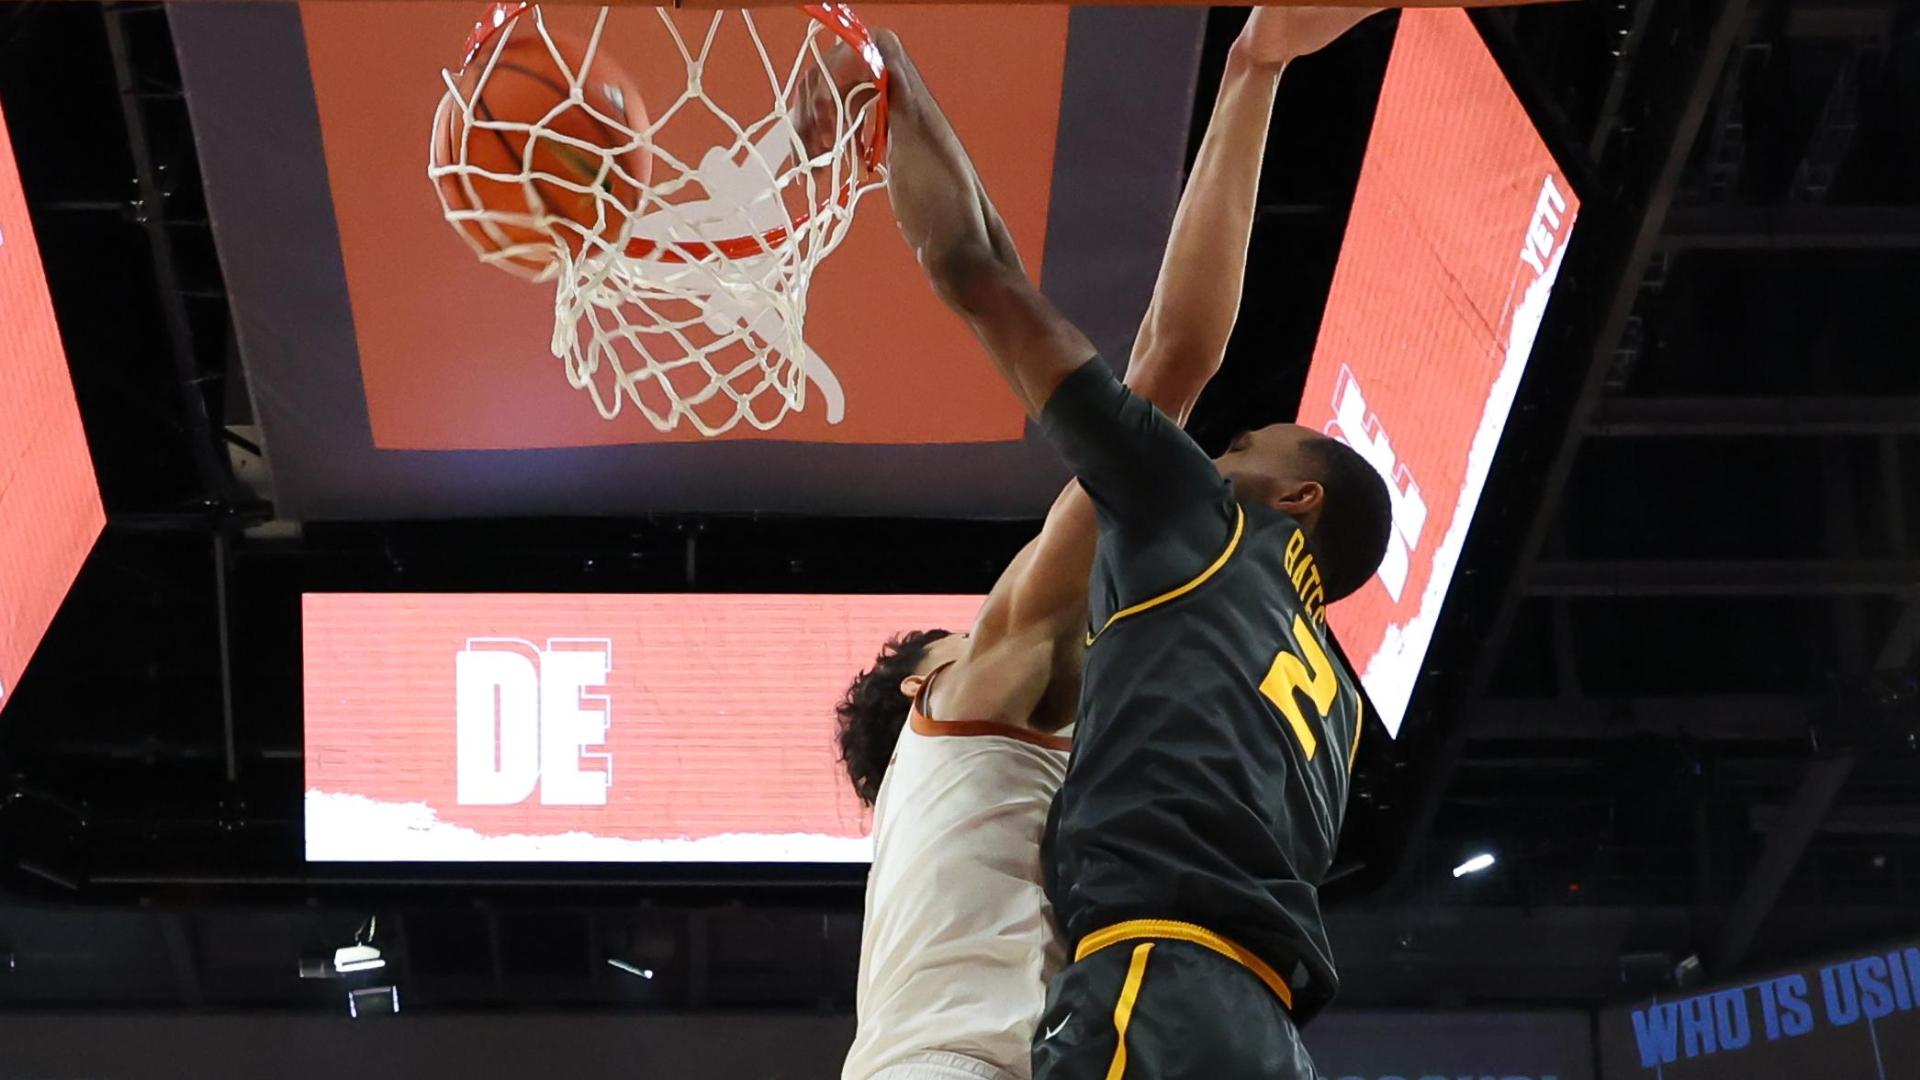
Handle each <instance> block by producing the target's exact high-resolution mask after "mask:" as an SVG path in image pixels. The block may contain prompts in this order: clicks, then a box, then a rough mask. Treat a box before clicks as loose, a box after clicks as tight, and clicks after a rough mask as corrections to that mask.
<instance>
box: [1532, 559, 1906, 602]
mask: <svg viewBox="0 0 1920 1080" xmlns="http://www.w3.org/2000/svg"><path fill="white" fill-rule="evenodd" d="M1529 591H1530V592H1531V593H1532V594H1533V595H1536V596H1885V595H1895V596H1900V595H1920V561H1911V560H1898V559H1832V560H1795V559H1747V560H1731V559H1730V560H1709V559H1697V560H1684V561H1657V560H1646V561H1640V560H1599V559H1594V560H1567V561H1564V562H1553V563H1541V564H1539V565H1538V566H1536V567H1535V568H1534V573H1533V576H1532V578H1531V579H1530V582H1529Z"/></svg>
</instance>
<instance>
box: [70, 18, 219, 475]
mask: <svg viewBox="0 0 1920 1080" xmlns="http://www.w3.org/2000/svg"><path fill="white" fill-rule="evenodd" d="M142 10H145V9H144V8H143V7H141V6H138V5H131V6H130V5H122V4H105V5H103V6H102V7H101V9H100V15H101V19H102V20H103V21H104V22H105V24H106V31H107V47H108V50H109V51H110V52H111V54H112V57H113V74H114V80H115V82H116V83H117V85H118V87H119V91H120V115H121V117H122V118H123V119H124V120H125V122H126V125H127V146H128V149H129V150H130V151H131V153H132V156H133V173H134V184H135V190H136V191H137V192H138V193H139V197H140V202H139V206H138V213H137V214H136V220H138V221H139V222H140V224H141V225H142V226H143V227H144V228H145V230H146V234H147V250H148V254H149V256H150V257H151V259H152V264H153V279H154V284H155V285H156V286H158V288H159V293H160V315H161V319H162V321H163V322H164V324H165V326H166V332H167V346H168V350H167V351H168V352H169V353H171V354H172V358H173V366H174V376H175V379H176V381H177V382H178V383H179V388H180V401H181V404H182V405H183V406H184V407H185V410H186V425H187V435H188V438H189V440H190V442H191V446H190V447H189V450H190V452H191V453H192V455H193V465H194V471H195V472H196V473H197V474H198V475H199V478H200V486H201V489H202V494H203V495H204V497H205V498H207V499H208V500H210V501H213V502H217V503H226V502H228V501H229V496H230V495H231V493H232V487H233V477H232V475H231V473H229V472H228V471H227V469H226V466H225V462H224V457H225V453H224V451H221V450H218V449H217V448H218V447H219V445H220V442H219V436H218V434H217V433H216V429H215V427H214V423H213V413H212V411H211V410H210V409H209V408H208V406H207V396H206V394H205V393H204V392H202V390H201V383H202V382H204V381H205V376H204V374H203V373H202V372H201V371H200V365H199V360H198V358H197V356H196V354H195V352H194V347H193V327H192V324H191V322H190V321H189V320H188V317H187V307H186V304H185V302H184V289H183V286H182V284H181V281H180V271H179V268H178V266H177V264H176V263H175V260H174V255H173V237H172V236H171V235H170V234H169V233H168V232H167V221H166V201H167V193H166V192H165V191H164V190H163V189H162V188H161V186H160V173H159V168H158V163H157V160H156V158H155V156H154V152H153V142H152V138H151V136H150V135H149V134H148V132H147V118H146V111H145V109H144V107H143V106H142V104H141V103H142V101H143V100H145V99H147V98H148V97H151V96H152V95H151V94H149V93H148V92H146V91H144V90H142V89H141V87H140V81H139V78H138V76H137V74H136V73H135V72H134V69H133V57H132V49H131V47H130V46H129V44H128V42H127V32H126V26H125V25H124V20H125V19H126V17H127V16H128V15H129V14H133V13H136V12H139V11H142Z"/></svg>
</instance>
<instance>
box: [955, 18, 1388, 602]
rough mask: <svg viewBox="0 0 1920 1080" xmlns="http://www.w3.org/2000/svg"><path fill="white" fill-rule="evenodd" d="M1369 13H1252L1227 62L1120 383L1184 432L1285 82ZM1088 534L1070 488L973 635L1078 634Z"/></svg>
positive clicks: (1088, 518)
mask: <svg viewBox="0 0 1920 1080" xmlns="http://www.w3.org/2000/svg"><path fill="white" fill-rule="evenodd" d="M1367 14H1368V12H1366V11H1355V10H1352V9H1336V10H1332V11H1311V10H1302V9H1292V10H1289V9H1279V8H1256V9H1254V11H1253V12H1252V14H1251V15H1250V17H1249V18H1248V21H1247V25H1246V27H1245V29H1244V30H1242V32H1241V34H1240V37H1239V39H1238V40H1237V41H1236V42H1235V43H1234V46H1233V48H1232V50H1231V51H1230V53H1229V54H1228V58H1227V64H1226V68H1225V70H1224V71H1223V72H1222V74H1221V80H1220V90H1219V93H1218V95H1217V96H1216V98H1215V100H1214V106H1213V113H1212V116H1211V118H1210V119H1209V121H1208V123H1207V130H1206V135H1205V136H1204V137H1203V138H1202V140H1201V143H1200V152H1199V155H1198V156H1197V157H1196V158H1195V161H1194V167H1193V171H1192V173H1191V174H1190V175H1189V177H1188V179H1187V185H1186V188H1185V190H1184V191H1183V192H1182V193H1181V197H1180V206H1179V209H1178V210H1177V211H1176V213H1175V214H1174V219H1173V230H1172V234H1171V236H1170V237H1169V239H1168V242H1167V250H1166V255H1165V256H1164V258H1163V259H1162V260H1161V264H1160V276H1159V279H1158V280H1157V281H1156V282H1155V285H1154V292H1153V301H1152V303H1151V304H1150V305H1149V307H1148V309H1147V314H1146V317H1145V319H1144V320H1143V321H1142V323H1141V326H1140V333H1139V336H1138V337H1137V338H1136V339H1135V343H1134V350H1133V357H1132V360H1131V362H1130V363H1129V364H1128V365H1127V378H1126V384H1127V386H1128V387H1129V388H1130V389H1132V390H1133V391H1134V392H1135V393H1136V394H1138V395H1139V396H1141V397H1143V398H1145V399H1146V400H1148V401H1150V402H1152V403H1153V404H1154V405H1156V406H1158V407H1159V408H1160V410H1161V411H1162V412H1164V413H1165V414H1166V415H1167V416H1168V417H1169V418H1170V419H1172V420H1173V421H1174V422H1175V423H1177V424H1184V423H1185V421H1186V419H1187V416H1188V415H1189V414H1190V413H1191V412H1192V409H1193V405H1194V402H1195V401H1196V400H1197V399H1198V398H1199V396H1200V393H1201V391H1202V390H1203V389H1205V387H1206V385H1207V383H1208V381H1209V380H1210V379H1212V377H1213V375H1214V374H1215V373H1216V372H1217V371H1218V370H1219V368H1220V362H1221V360H1222V358H1223V357H1224V355H1225V353H1226V347H1227V342H1228V339H1229V338H1230V337H1231V336H1232V333H1233V327H1234V323H1235V321H1236V319H1237V316H1238V313H1239V306H1240V298H1241V292H1242V284H1243V281H1244V278H1245V274H1246V264H1247V246H1248V240H1249V236H1250V234H1251V232H1252V228H1253V218H1254V213H1255V210H1256V205H1257V200H1258V195H1259V186H1260V166H1261V160H1262V159H1263V158H1264V157H1265V154H1266V143H1267V129H1268V126H1269V120H1270V117H1271V115H1272V111H1273V100H1274V93H1275V89H1276V88H1277V86H1278V84H1279V79H1280V76H1281V73H1282V72H1283V71H1284V70H1285V68H1286V66H1287V64H1288V63H1289V62H1291V61H1292V60H1293V59H1294V58H1296V57H1298V56H1301V55H1304V54H1305V53H1308V52H1311V51H1314V50H1316V49H1319V48H1321V47H1323V46H1324V45H1325V44H1327V42H1329V41H1331V40H1332V39H1333V38H1335V37H1337V36H1338V35H1339V34H1340V33H1341V32H1342V31H1344V30H1346V29H1347V28H1349V27H1351V26H1352V25H1353V24H1355V23H1356V22H1358V21H1359V20H1361V19H1363V18H1365V17H1366V15H1367ZM1096 536H1097V529H1096V525H1095V518H1094V513H1093V505H1092V503H1091V502H1089V501H1088V499H1087V497H1086V493H1085V492H1084V491H1082V490H1081V489H1080V488H1079V486H1078V485H1077V484H1074V485H1069V486H1068V488H1067V489H1066V491H1064V492H1062V494H1061V496H1060V498H1059V499H1058V500H1057V501H1056V502H1055V503H1054V505H1053V507H1052V509H1051V510H1050V511H1049V512H1048V514H1047V519H1046V523H1045V525H1044V526H1043V527H1042V529H1041V532H1040V535H1039V536H1037V537H1036V538H1035V539H1034V541H1033V543H1032V544H1030V545H1028V548H1027V549H1026V550H1025V551H1023V552H1022V553H1021V556H1020V558H1019V559H1018V560H1017V561H1016V562H1015V563H1014V564H1013V565H1012V566H1009V567H1008V570H1007V573H1006V574H1005V575H1003V576H1002V578H1001V580H1000V582H999V583H997V584H996V586H995V589H994V595H993V596H992V597H991V598H990V599H989V602H988V607H987V609H986V612H985V614H986V615H987V616H988V618H987V619H986V620H985V621H983V625H982V627H981V628H980V634H982V635H986V636H991V635H993V634H994V633H995V631H996V630H999V631H1002V632H1008V633H1012V632H1018V631H1020V630H1022V629H1024V628H1025V627H1028V626H1032V625H1034V624H1037V623H1051V624H1055V625H1057V626H1058V627H1059V628H1060V632H1062V633H1074V632H1077V630H1078V628H1079V625H1080V624H1081V622H1083V618H1082V614H1081V611H1082V608H1083V607H1084V605H1085V603H1086V589H1087V574H1088V571H1089V569H1090V567H1091V565H1092V562H1093V549H1094V543H1095V539H1096ZM995 616H998V617H995Z"/></svg>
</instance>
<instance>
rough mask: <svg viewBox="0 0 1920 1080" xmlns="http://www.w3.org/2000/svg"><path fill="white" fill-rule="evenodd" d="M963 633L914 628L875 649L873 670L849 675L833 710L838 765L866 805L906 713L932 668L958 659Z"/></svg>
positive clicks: (884, 772)
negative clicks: (841, 767) (851, 676)
mask: <svg viewBox="0 0 1920 1080" xmlns="http://www.w3.org/2000/svg"><path fill="white" fill-rule="evenodd" d="M966 642H967V635H965V634H955V633H952V632H950V631H946V630H914V631H910V632H908V633H904V634H899V635H896V636H895V637H894V638H893V639H892V640H890V641H888V642H887V643H886V644H885V645H883V646H881V647H880V655H879V656H877V657H875V658H874V661H873V666H872V667H870V668H868V669H867V670H865V671H863V672H861V673H860V674H858V675H856V676H854V679H853V682H852V683H850V684H849V685H848V686H847V692H846V694H844V695H843V696H842V697H841V698H840V704H839V705H837V706H835V707H834V712H835V713H836V714H838V716H839V718H840V721H839V725H838V727H839V731H838V739H839V742H840V761H841V762H842V763H843V764H845V765H846V767H847V778H848V779H849V780H852V781H853V793H854V794H855V795H858V796H860V801H861V802H863V803H866V804H867V805H868V806H872V805H873V801H874V800H875V799H877V798H879V797H880V781H881V780H883V779H885V778H886V775H887V763H888V762H889V761H891V760H892V759H893V747H894V744H895V743H898V742H899V741H900V728H901V727H902V726H903V725H905V724H906V722H907V709H908V707H909V706H911V705H912V704H913V699H914V697H915V695H917V694H919V693H920V687H921V686H923V685H925V684H926V681H927V676H928V675H929V674H931V673H932V672H933V670H934V669H935V668H938V667H939V666H940V665H942V664H945V663H947V662H948V661H951V660H957V659H959V658H960V654H961V653H962V652H963V651H964V650H965V648H966Z"/></svg>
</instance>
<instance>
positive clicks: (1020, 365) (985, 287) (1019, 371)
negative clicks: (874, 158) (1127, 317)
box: [876, 31, 1094, 418]
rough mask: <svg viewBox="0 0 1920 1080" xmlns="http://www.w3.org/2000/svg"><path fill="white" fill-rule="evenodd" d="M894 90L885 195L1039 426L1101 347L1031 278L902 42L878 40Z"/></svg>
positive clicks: (946, 295) (940, 290)
mask: <svg viewBox="0 0 1920 1080" xmlns="http://www.w3.org/2000/svg"><path fill="white" fill-rule="evenodd" d="M876 42H877V44H878V45H879V46H880V51H881V54H882V56H884V57H885V59H886V63H887V76H888V79H889V81H890V83H891V88H890V91H889V96H890V100H891V105H890V114H889V119H888V144H889V151H888V162H887V189H888V195H889V198H890V199H891V201H892V203H893V212H894V217H895V219H896V220H897V221H898V222H899V224H900V232H901V235H902V236H904V237H905V239H906V241H907V246H908V247H909V248H910V249H912V251H913V253H914V257H915V258H916V259H918V260H919V262H920V266H921V268H922V269H923V270H925V271H926V273H927V278H928V280H929V281H930V282H931V283H932V284H933V288H934V292H935V293H936V294H938V295H939V297H940V299H941V300H942V301H944V302H945V303H946V304H947V306H948V307H950V308H952V309H953V310H954V312H955V313H956V314H958V315H959V316H960V317H961V318H962V319H964V320H965V321H966V323H967V326H968V328H969V329H971V330H972V331H973V332H974V334H975V336H977V337H978V338H979V339H980V341H981V344H982V345H984V346H985V347H986V351H987V354H988V355H989V356H990V357H991V358H992V359H993V362H994V364H995V366H997V367H998V368H999V369H1000V373H1001V375H1002V376H1004V377H1005V378H1006V380H1007V384H1008V385H1009V386H1011V387H1012V388H1013V391H1014V393H1015V394H1016V395H1017V396H1018V397H1019V398H1020V401H1021V404H1022V405H1023V406H1025V407H1026V410H1027V414H1028V415H1029V416H1033V417H1036V418H1037V417H1038V416H1039V415H1040V411H1041V409H1042V408H1043V407H1044V406H1045V404H1046V401H1047V399H1048V398H1049V397H1051V396H1052V394H1053V389H1054V387H1056V386H1058V385H1059V384H1060V381H1061V380H1062V379H1064V378H1066V376H1067V375H1068V374H1070V373H1071V372H1072V371H1073V370H1074V369H1075V368H1077V367H1079V366H1080V365H1081V364H1082V363H1085V362H1086V361H1087V360H1088V359H1089V358H1090V357H1092V356H1093V353H1094V350H1093V345H1092V343H1091V342H1089V341H1088V340H1087V338H1086V336H1085V335H1084V334H1082V333H1081V332H1080V331H1079V329H1078V328H1076V327H1075V326H1074V325H1073V324H1072V323H1071V322H1069V321H1068V320H1067V319H1066V317H1065V316H1063V315H1061V314H1060V312H1059V311H1057V310H1056V309H1055V308H1054V306H1053V305H1052V304H1051V303H1049V302H1048V301H1047V299H1046V298H1045V297H1044V296H1042V295H1041V294H1040V291H1039V290H1038V289H1037V288H1035V287H1034V285H1033V282H1032V281H1031V280H1030V279H1029V278H1028V277H1027V271H1026V267H1025V266H1024V265H1023V264H1022V263H1021V261H1020V253H1019V252H1018V251H1017V250H1016V249H1015V248H1014V245H1013V238H1012V237H1011V236H1010V235H1009V234H1008V232H1007V227H1006V223H1005V222H1003V221H1002V220H1001V218H1000V214H999V211H997V210H995V209H994V206H993V202H992V200H991V199H990V198H988V196H987V192H986V189H985V187H984V186H982V185H981V183H980V178H979V176H978V175H977V174H976V173H975V172H974V168H973V162H972V160H971V159H969V158H968V157H967V152H966V149H965V147H963V146H962V145H961V144H960V139H959V137H958V136H956V135H955V134H954V132H953V127H952V125H951V124H949V123H948V122H947V118H946V116H945V114H943V113H942V112H941V111H940V107H939V105H938V104H937V103H935V101H934V99H933V95H932V92H931V91H929V90H928V89H927V85H926V83H925V82H924V81H923V80H922V79H921V77H920V71H919V69H918V68H916V67H915V66H914V64H913V60H912V59H911V58H910V57H909V56H908V55H907V53H906V50H905V49H903V48H901V46H900V42H899V39H898V38H897V37H895V36H894V35H893V34H891V33H887V32H884V31H882V32H881V33H879V34H877V35H876Z"/></svg>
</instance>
